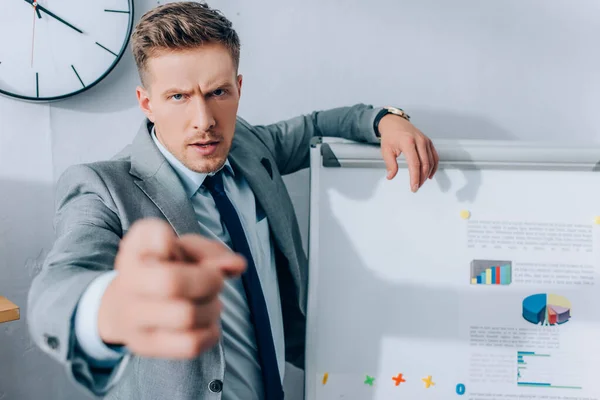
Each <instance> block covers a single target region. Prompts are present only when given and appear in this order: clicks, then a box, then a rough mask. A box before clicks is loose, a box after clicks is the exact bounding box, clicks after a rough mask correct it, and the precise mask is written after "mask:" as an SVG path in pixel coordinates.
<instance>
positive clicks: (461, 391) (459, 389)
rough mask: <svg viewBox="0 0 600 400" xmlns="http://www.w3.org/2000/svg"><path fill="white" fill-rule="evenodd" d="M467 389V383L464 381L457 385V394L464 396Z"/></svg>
mask: <svg viewBox="0 0 600 400" xmlns="http://www.w3.org/2000/svg"><path fill="white" fill-rule="evenodd" d="M466 391H467V389H466V388H465V385H463V384H462V383H459V384H458V385H456V394H457V395H459V396H462V395H463V394H465V392H466Z"/></svg>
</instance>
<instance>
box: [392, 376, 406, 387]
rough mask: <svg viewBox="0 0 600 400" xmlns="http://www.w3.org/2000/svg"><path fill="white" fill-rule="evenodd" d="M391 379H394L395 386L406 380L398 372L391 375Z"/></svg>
mask: <svg viewBox="0 0 600 400" xmlns="http://www.w3.org/2000/svg"><path fill="white" fill-rule="evenodd" d="M392 380H393V381H394V383H395V384H396V386H398V385H400V384H401V383H402V382H406V380H405V379H404V377H403V376H402V374H398V375H396V376H394V377H392Z"/></svg>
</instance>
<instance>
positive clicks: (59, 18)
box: [25, 0, 83, 33]
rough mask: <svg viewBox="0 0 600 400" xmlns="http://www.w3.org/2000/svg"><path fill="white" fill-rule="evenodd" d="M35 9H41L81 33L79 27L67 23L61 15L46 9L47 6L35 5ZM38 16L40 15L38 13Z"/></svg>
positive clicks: (30, 1)
mask: <svg viewBox="0 0 600 400" xmlns="http://www.w3.org/2000/svg"><path fill="white" fill-rule="evenodd" d="M25 2H26V3H29V4H31V5H33V3H37V2H36V1H35V0H25ZM36 10H38V12H39V11H43V12H45V13H46V14H48V15H49V16H51V17H52V18H54V19H56V20H58V21H60V22H62V23H63V24H65V25H67V26H68V27H69V28H71V29H74V30H76V31H77V32H79V33H83V31H82V30H81V29H79V28H76V27H75V26H73V25H71V24H70V23H68V22H67V21H65V20H64V19H62V18H61V17H59V16H58V15H56V14H54V13H53V12H52V11H50V10H48V9H47V8H45V7H43V6H41V5H39V4H38V5H37V7H36ZM38 16H40V15H38Z"/></svg>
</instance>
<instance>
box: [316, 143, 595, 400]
mask: <svg viewBox="0 0 600 400" xmlns="http://www.w3.org/2000/svg"><path fill="white" fill-rule="evenodd" d="M435 145H436V148H437V149H438V151H439V154H440V157H441V162H440V167H439V171H438V172H437V174H436V177H435V178H434V179H433V180H429V181H427V182H426V184H425V185H424V186H423V187H422V188H421V189H420V190H419V191H418V192H417V193H412V192H411V191H410V190H409V175H408V171H407V169H406V165H405V164H404V158H403V157H402V156H401V157H400V158H399V162H400V170H399V172H398V175H397V177H396V178H395V179H393V180H391V181H389V180H387V179H386V178H385V175H386V172H385V166H384V164H383V162H382V159H381V153H380V148H379V146H373V145H368V144H358V143H353V142H348V141H344V140H338V139H334V140H332V139H326V140H321V141H316V142H315V143H313V148H312V149H311V152H312V154H311V200H310V231H309V232H310V233H309V261H310V272H309V273H310V279H309V295H308V334H307V355H306V357H307V359H306V378H305V379H306V381H305V385H306V386H305V393H306V399H308V400H324V399H327V400H332V399H360V400H365V399H378V400H379V399H382V400H383V399H385V400H387V399H409V400H426V399H440V400H442V399H443V400H447V399H453V398H456V399H470V400H484V399H485V400H490V399H494V400H495V399H523V398H527V399H561V400H562V399H590V400H591V399H600V385H598V384H597V380H598V378H597V377H598V374H600V287H599V286H598V285H599V283H600V281H597V279H598V272H599V267H600V252H599V247H600V240H599V239H600V237H599V232H600V172H598V161H599V160H600V149H598V148H591V147H586V148H566V147H561V146H559V145H554V146H544V145H542V144H539V143H538V144H534V143H521V142H497V141H436V142H435Z"/></svg>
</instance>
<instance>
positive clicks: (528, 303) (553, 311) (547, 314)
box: [523, 293, 571, 325]
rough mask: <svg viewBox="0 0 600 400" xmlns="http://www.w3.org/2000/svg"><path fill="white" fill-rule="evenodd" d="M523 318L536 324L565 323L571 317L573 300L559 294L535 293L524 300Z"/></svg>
mask: <svg viewBox="0 0 600 400" xmlns="http://www.w3.org/2000/svg"><path fill="white" fill-rule="evenodd" d="M523 318H525V320H527V321H529V322H531V323H532V324H536V325H560V324H564V323H565V322H567V321H568V320H569V319H570V318H571V302H570V301H569V300H568V299H567V298H566V297H564V296H560V295H557V294H546V293H538V294H534V295H531V296H528V297H526V298H525V299H524V300H523Z"/></svg>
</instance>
